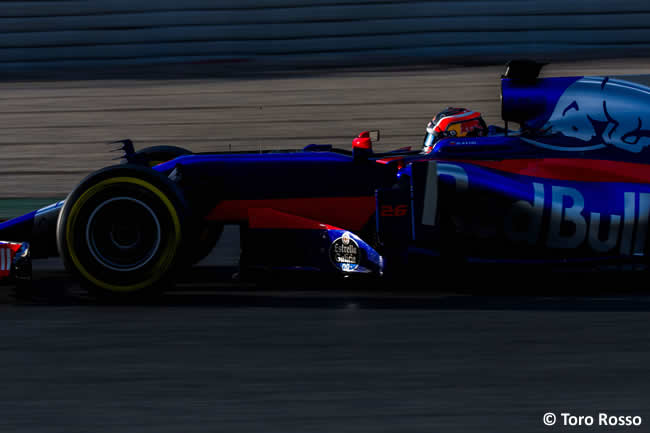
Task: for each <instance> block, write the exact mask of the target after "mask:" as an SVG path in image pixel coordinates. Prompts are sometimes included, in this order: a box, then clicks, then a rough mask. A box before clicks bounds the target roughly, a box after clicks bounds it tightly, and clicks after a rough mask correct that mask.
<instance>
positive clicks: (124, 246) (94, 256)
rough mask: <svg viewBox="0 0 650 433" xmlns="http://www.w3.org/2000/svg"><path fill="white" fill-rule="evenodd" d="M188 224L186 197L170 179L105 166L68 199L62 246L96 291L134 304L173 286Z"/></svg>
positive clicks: (69, 264) (72, 267)
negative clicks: (128, 300) (134, 301)
mask: <svg viewBox="0 0 650 433" xmlns="http://www.w3.org/2000/svg"><path fill="white" fill-rule="evenodd" d="M187 221H188V208H187V205H186V203H185V201H184V199H183V196H182V193H181V192H180V190H179V189H178V187H177V186H176V185H175V184H174V183H173V182H171V181H170V180H169V179H168V178H167V177H165V176H164V175H162V174H160V173H158V172H155V171H153V170H151V169H149V168H147V167H143V166H137V165H128V164H126V165H118V166H113V167H107V168H105V169H102V170H99V171H97V172H95V173H93V174H91V175H90V176H88V177H87V178H86V179H84V180H83V181H82V182H81V183H80V184H79V185H78V186H77V187H76V188H75V189H74V190H73V191H72V192H71V193H70V195H69V196H68V198H67V199H66V201H65V205H64V206H63V208H62V209H61V212H60V214H59V219H58V223H57V246H58V249H59V254H60V255H61V257H62V258H63V262H64V264H65V267H66V269H67V270H69V271H71V272H72V273H74V274H75V275H76V276H77V277H78V278H79V279H80V280H81V282H82V284H83V285H84V286H85V287H87V288H88V289H89V290H90V291H91V292H93V293H94V294H96V295H98V296H112V297H120V298H124V299H126V298H127V297H128V298H131V299H135V298H138V297H139V296H140V295H143V294H151V293H152V292H156V291H159V290H161V289H164V288H165V286H167V285H169V284H170V283H171V282H172V281H173V277H174V274H175V271H176V270H177V268H178V265H179V264H180V263H182V262H183V260H182V257H183V254H184V253H183V251H184V239H183V237H184V233H186V232H187V228H186V224H187Z"/></svg>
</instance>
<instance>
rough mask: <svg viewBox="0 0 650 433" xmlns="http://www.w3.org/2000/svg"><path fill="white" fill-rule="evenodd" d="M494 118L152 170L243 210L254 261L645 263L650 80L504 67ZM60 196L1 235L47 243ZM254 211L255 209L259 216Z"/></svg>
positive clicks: (347, 266)
mask: <svg viewBox="0 0 650 433" xmlns="http://www.w3.org/2000/svg"><path fill="white" fill-rule="evenodd" d="M502 116H503V118H504V120H505V121H507V122H514V123H517V124H519V126H520V129H519V131H518V132H516V133H512V132H508V131H507V129H506V130H498V131H497V132H494V133H493V134H492V135H489V136H483V137H456V138H446V139H443V140H441V141H439V142H438V143H437V144H436V145H435V147H434V148H433V151H432V152H431V153H428V154H423V153H420V152H419V151H398V152H391V153H387V154H381V155H379V154H373V153H372V152H368V151H366V150H361V149H354V151H353V152H348V151H344V150H337V149H333V148H332V147H331V146H329V145H310V146H307V147H306V148H305V149H303V150H302V151H277V152H268V153H231V154H191V155H186V156H181V157H178V158H175V159H172V160H170V161H167V162H165V163H163V164H160V165H157V166H155V167H153V170H156V171H159V172H161V173H163V174H165V175H167V176H169V177H170V178H171V179H173V180H174V181H175V182H177V183H178V185H179V186H180V187H181V190H182V191H183V193H184V194H185V196H186V198H187V199H188V201H189V202H190V204H191V207H192V209H193V210H194V212H195V214H197V215H199V216H201V218H203V219H205V220H209V221H217V222H220V223H235V224H240V225H241V226H242V228H243V231H244V232H245V233H246V236H247V237H248V241H247V243H246V245H248V247H249V248H252V249H254V250H255V251H254V252H253V253H252V254H250V255H249V256H248V261H247V263H248V264H251V265H265V264H267V265H269V266H270V267H272V268H279V269H303V270H319V271H330V272H331V271H334V272H343V273H355V272H357V273H373V274H381V273H382V271H383V268H384V263H386V264H387V266H388V267H389V268H390V267H391V266H392V267H395V268H396V267H398V266H401V265H404V264H408V262H409V260H410V257H412V256H414V255H424V256H428V257H449V258H452V259H454V260H458V261H464V260H468V261H487V262H493V261H496V262H507V263H521V262H524V263H592V262H594V263H595V262H598V263H599V262H603V261H605V262H609V261H612V262H617V263H619V262H637V261H640V260H641V261H643V260H644V257H645V255H646V253H647V250H648V245H647V244H648V233H647V226H648V219H649V217H650V166H648V164H650V151H649V150H648V147H649V146H650V88H648V87H645V86H642V85H640V84H636V83H631V82H627V81H623V80H619V79H610V78H607V77H563V78H546V79H537V78H534V79H532V80H530V79H529V80H519V79H510V78H504V79H503V80H502ZM497 129H498V128H497ZM493 131H495V129H493ZM127 158H128V155H127ZM60 207H61V203H59V204H54V205H52V207H49V208H46V209H41V210H39V211H34V212H31V213H29V214H27V215H24V216H22V217H19V218H16V219H13V220H10V221H7V222H5V223H2V224H0V239H3V240H16V241H30V242H31V244H32V249H33V254H34V255H35V256H39V255H40V256H43V255H49V254H52V253H53V252H55V251H56V245H53V244H52V242H53V239H54V238H53V236H52V230H53V229H54V227H55V225H56V216H57V213H58V210H59V209H60ZM251 209H257V210H261V213H259V212H258V213H256V215H257V217H256V219H255V220H253V219H252V216H251V215H252V214H251ZM265 210H269V212H267V213H265ZM260 215H261V216H260ZM265 215H268V218H270V219H269V220H268V221H267V220H265V219H264V218H266V217H265ZM278 215H281V218H280V219H278ZM280 220H281V222H279V221H280ZM39 252H40V254H39ZM346 254H347V255H346ZM265 262H268V263H265Z"/></svg>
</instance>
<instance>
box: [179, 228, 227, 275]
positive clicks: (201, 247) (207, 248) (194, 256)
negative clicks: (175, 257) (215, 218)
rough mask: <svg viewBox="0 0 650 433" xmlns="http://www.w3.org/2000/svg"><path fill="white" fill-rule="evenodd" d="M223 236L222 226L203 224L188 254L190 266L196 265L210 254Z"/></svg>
mask: <svg viewBox="0 0 650 433" xmlns="http://www.w3.org/2000/svg"><path fill="white" fill-rule="evenodd" d="M222 234H223V224H212V223H210V224H204V225H203V227H202V228H201V229H200V230H199V232H198V233H197V234H195V235H194V241H193V242H192V246H191V247H190V248H191V249H190V251H189V252H188V257H189V258H190V263H189V264H190V266H193V265H196V264H197V263H199V262H200V261H201V260H203V259H204V258H206V257H207V256H208V254H210V253H211V252H212V250H213V249H214V247H215V246H217V242H219V239H221V235H222Z"/></svg>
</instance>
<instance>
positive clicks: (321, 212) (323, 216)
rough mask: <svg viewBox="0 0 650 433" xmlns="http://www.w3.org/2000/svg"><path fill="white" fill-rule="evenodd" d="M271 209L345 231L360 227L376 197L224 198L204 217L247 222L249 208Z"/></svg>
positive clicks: (368, 217)
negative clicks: (321, 222) (341, 228)
mask: <svg viewBox="0 0 650 433" xmlns="http://www.w3.org/2000/svg"><path fill="white" fill-rule="evenodd" d="M255 208H258V209H259V208H266V209H273V210H276V211H279V212H282V213H287V214H291V215H295V216H300V217H303V218H307V219H311V220H314V221H323V222H326V223H327V224H331V225H333V226H337V227H343V228H345V229H347V230H359V229H361V228H362V227H363V226H364V225H365V224H366V222H368V220H369V219H370V217H371V216H372V214H373V213H374V212H375V197H374V196H367V197H366V196H362V197H323V198H288V199H267V200H224V201H222V202H220V203H219V204H218V205H216V206H215V207H214V209H212V211H211V212H210V213H209V214H208V215H207V216H206V219H207V220H212V221H247V220H248V216H249V210H250V209H255Z"/></svg>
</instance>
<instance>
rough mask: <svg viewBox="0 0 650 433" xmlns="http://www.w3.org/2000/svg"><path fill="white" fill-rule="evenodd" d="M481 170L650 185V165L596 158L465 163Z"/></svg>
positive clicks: (548, 177) (473, 161)
mask: <svg viewBox="0 0 650 433" xmlns="http://www.w3.org/2000/svg"><path fill="white" fill-rule="evenodd" d="M462 162H467V163H470V164H474V165H479V166H481V167H487V168H493V169H495V170H499V171H505V172H508V173H515V174H520V175H523V176H532V177H541V178H547V179H558V180H573V181H578V182H629V183H650V165H648V164H639V163H634V162H622V161H608V160H596V159H568V158H543V159H506V160H502V161H482V160H465V161H462Z"/></svg>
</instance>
